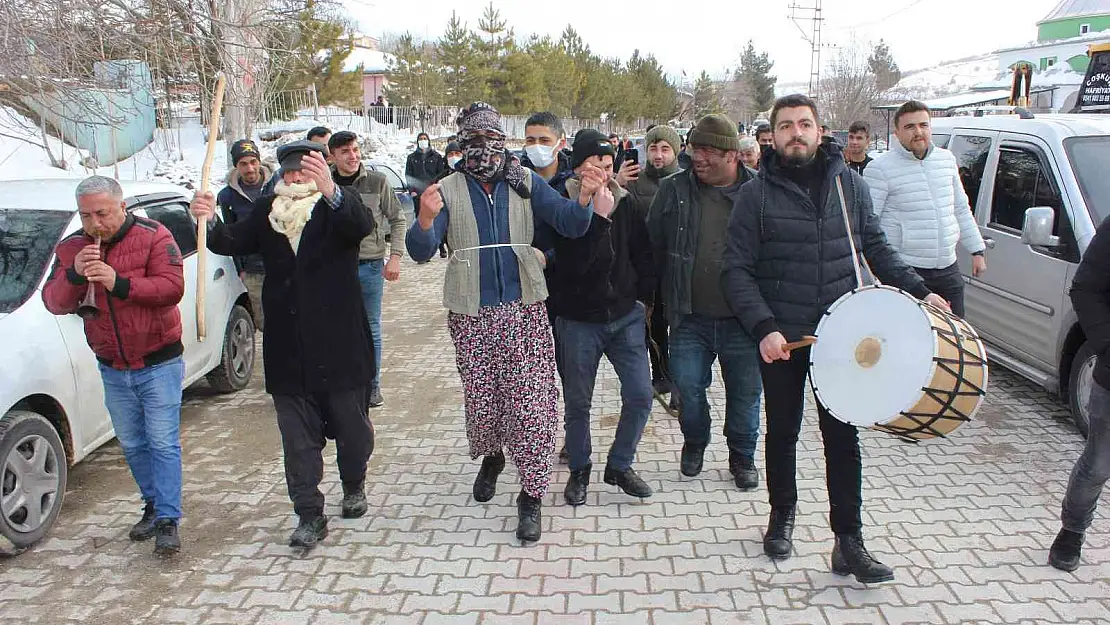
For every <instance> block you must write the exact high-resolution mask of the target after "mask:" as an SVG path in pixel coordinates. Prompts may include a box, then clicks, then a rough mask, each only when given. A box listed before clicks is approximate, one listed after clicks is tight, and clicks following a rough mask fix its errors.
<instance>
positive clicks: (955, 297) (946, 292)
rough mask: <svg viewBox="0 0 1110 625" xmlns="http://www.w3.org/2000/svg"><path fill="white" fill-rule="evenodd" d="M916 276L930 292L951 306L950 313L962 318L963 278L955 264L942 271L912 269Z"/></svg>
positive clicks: (957, 265)
mask: <svg viewBox="0 0 1110 625" xmlns="http://www.w3.org/2000/svg"><path fill="white" fill-rule="evenodd" d="M913 270H914V271H916V272H917V275H919V276H921V279H922V280H924V281H925V286H926V287H928V288H929V290H930V291H932V292H933V293H936V294H937V295H939V296H941V297H943V298H944V299H945V300H947V301H948V303H949V304H951V305H952V313H953V314H954V315H956V316H957V317H960V318H961V319H962V318H963V316H964V277H963V275H962V274H960V266H959V264H957V263H953V264H952V265H950V266H948V267H945V268H944V269H922V268H919V267H914V268H913Z"/></svg>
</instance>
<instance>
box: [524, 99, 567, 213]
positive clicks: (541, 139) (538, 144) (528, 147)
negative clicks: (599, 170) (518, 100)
mask: <svg viewBox="0 0 1110 625" xmlns="http://www.w3.org/2000/svg"><path fill="white" fill-rule="evenodd" d="M524 137H525V138H524V158H522V159H521V160H520V164H521V165H523V166H524V167H527V168H528V169H531V170H532V171H534V172H536V173H537V174H539V175H540V178H543V180H544V182H546V183H547V184H548V185H549V186H550V187H551V188H552V189H555V190H556V191H558V192H559V194H560V195H562V196H563V197H568V196H567V180H570V179H571V177H573V176H574V171H573V170H572V169H571V168H570V162H569V161H568V160H567V157H566V155H565V154H564V153H563V148H565V147H567V134H566V132H565V131H564V130H563V122H561V121H559V118H558V117H555V115H554V114H552V113H548V112H547V111H544V112H541V113H535V114H533V115H532V116H531V117H529V118H528V121H526V122H524Z"/></svg>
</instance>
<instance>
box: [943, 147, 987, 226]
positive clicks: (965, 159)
mask: <svg viewBox="0 0 1110 625" xmlns="http://www.w3.org/2000/svg"><path fill="white" fill-rule="evenodd" d="M948 149H949V150H950V151H951V152H952V154H954V155H955V156H956V164H957V167H958V168H959V171H960V182H962V183H963V184H964V191H966V192H967V199H968V200H969V201H970V202H971V212H973V213H976V214H978V208H979V207H978V204H979V187H980V186H982V184H983V174H984V173H986V169H987V157H988V156H990V152H991V139H990V137H974V136H967V135H956V136H955V137H953V138H952V141H951V143H949V145H948Z"/></svg>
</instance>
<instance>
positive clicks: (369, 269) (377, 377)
mask: <svg viewBox="0 0 1110 625" xmlns="http://www.w3.org/2000/svg"><path fill="white" fill-rule="evenodd" d="M384 270H385V261H384V260H382V259H381V258H378V259H376V260H360V261H358V283H359V284H361V285H362V305H363V307H364V308H366V320H367V321H369V322H370V336H371V337H373V339H374V363H375V364H376V365H377V366H376V367H375V368H374V372H375V373H374V379H373V380H371V381H370V390H371V391H375V390H377V389H378V388H379V385H380V383H381V380H382V291H383V289H385V274H384V273H383V271H384Z"/></svg>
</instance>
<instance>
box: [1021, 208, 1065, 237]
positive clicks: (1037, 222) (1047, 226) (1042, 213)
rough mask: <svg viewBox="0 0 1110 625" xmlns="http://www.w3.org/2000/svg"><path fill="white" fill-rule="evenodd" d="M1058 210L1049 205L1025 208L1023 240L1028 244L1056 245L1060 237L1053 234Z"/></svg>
mask: <svg viewBox="0 0 1110 625" xmlns="http://www.w3.org/2000/svg"><path fill="white" fill-rule="evenodd" d="M1055 224H1056V211H1054V210H1052V208H1051V207H1048V206H1034V207H1033V208H1029V209H1026V210H1025V223H1023V224H1022V226H1021V242H1022V243H1024V244H1026V245H1037V246H1041V247H1056V246H1057V245H1060V237H1057V236H1053V234H1052V228H1053V226H1054V225H1055Z"/></svg>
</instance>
